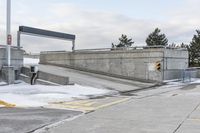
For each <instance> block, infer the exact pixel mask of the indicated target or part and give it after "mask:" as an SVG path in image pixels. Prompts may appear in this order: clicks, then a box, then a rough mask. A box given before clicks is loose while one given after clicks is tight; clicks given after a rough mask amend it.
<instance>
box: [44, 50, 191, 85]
mask: <svg viewBox="0 0 200 133" xmlns="http://www.w3.org/2000/svg"><path fill="white" fill-rule="evenodd" d="M156 62H160V64H161V70H160V71H158V70H156V67H155V65H156ZM40 63H41V64H51V65H57V66H63V67H69V68H73V69H78V70H82V71H88V72H93V73H98V74H105V75H109V76H114V77H120V78H126V79H133V80H140V81H141V80H142V81H159V82H161V81H163V80H169V79H175V78H180V75H181V74H180V70H182V69H186V68H188V51H186V50H183V49H165V48H148V49H132V50H110V51H97V50H96V51H75V52H41V53H40Z"/></svg>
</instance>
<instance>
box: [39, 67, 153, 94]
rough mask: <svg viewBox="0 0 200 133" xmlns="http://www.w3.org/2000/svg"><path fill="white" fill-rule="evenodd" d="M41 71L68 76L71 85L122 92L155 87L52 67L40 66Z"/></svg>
mask: <svg viewBox="0 0 200 133" xmlns="http://www.w3.org/2000/svg"><path fill="white" fill-rule="evenodd" d="M39 71H42V72H48V73H51V74H55V75H60V76H68V77H69V80H70V82H71V83H76V84H80V85H84V86H91V87H96V88H105V89H111V90H117V91H120V92H123V91H131V90H138V89H142V88H148V87H151V86H154V85H155V83H144V82H139V81H133V80H126V79H120V78H114V77H109V76H104V75H99V74H94V73H88V72H83V71H78V70H74V69H69V68H63V67H57V66H51V65H39Z"/></svg>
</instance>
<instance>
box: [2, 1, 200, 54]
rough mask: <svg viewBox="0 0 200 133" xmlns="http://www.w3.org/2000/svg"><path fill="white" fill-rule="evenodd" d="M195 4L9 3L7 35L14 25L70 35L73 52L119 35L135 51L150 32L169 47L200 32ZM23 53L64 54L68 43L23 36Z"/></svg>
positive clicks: (101, 45)
mask: <svg viewBox="0 0 200 133" xmlns="http://www.w3.org/2000/svg"><path fill="white" fill-rule="evenodd" d="M199 5H200V0H12V34H13V45H16V32H17V30H18V27H19V26H20V25H24V26H31V27H37V28H41V29H48V30H53V31H60V32H65V33H71V34H75V35H76V49H83V48H84V49H86V48H109V47H111V43H112V42H114V43H117V41H118V38H119V36H120V35H121V34H127V35H128V36H129V37H131V38H133V40H134V41H135V44H134V45H135V46H141V45H145V39H146V37H147V36H148V34H149V33H150V32H152V31H153V30H154V29H155V28H156V27H158V28H160V29H161V31H162V33H165V34H166V36H167V38H168V40H169V43H172V42H174V43H182V42H184V43H189V42H190V41H191V39H192V36H193V35H194V34H195V30H196V29H200V27H199V26H200V12H199ZM5 7H6V0H0V31H1V32H0V44H5V42H6V41H5V40H6V39H5V38H6V37H5V34H6V32H5V29H6V21H5V20H6V8H5ZM22 46H23V47H24V49H25V50H27V51H29V52H33V53H35V52H39V51H44V50H70V49H71V42H68V41H63V40H62V41H61V40H56V39H46V38H41V37H32V36H23V37H22Z"/></svg>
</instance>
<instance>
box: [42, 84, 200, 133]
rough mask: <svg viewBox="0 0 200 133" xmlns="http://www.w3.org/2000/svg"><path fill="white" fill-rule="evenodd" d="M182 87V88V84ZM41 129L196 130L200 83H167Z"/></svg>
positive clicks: (69, 132)
mask: <svg viewBox="0 0 200 133" xmlns="http://www.w3.org/2000/svg"><path fill="white" fill-rule="evenodd" d="M182 87H183V88H182ZM134 94H135V95H134V96H131V97H132V98H131V99H130V100H127V101H125V102H123V103H119V104H117V105H113V106H109V107H106V108H103V109H99V110H96V111H95V112H92V113H89V114H86V115H84V116H82V117H79V118H78V119H75V120H72V121H68V122H65V123H63V124H61V125H58V126H57V127H54V128H49V129H48V130H41V131H40V132H42V133H199V132H200V115H199V114H200V85H189V86H182V85H169V86H162V87H159V88H155V89H152V90H147V91H142V92H137V93H134Z"/></svg>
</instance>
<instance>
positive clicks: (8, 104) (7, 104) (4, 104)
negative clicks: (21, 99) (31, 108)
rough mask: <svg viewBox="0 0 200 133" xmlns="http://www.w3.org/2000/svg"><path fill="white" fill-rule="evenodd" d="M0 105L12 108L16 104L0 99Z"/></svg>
mask: <svg viewBox="0 0 200 133" xmlns="http://www.w3.org/2000/svg"><path fill="white" fill-rule="evenodd" d="M0 105H3V106H4V107H7V108H12V107H15V106H16V105H15V104H10V103H7V102H4V101H1V100H0Z"/></svg>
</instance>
